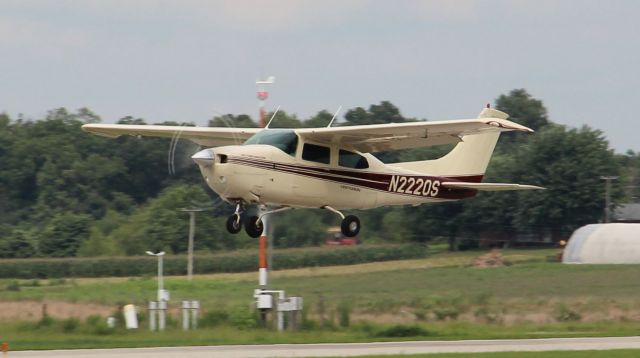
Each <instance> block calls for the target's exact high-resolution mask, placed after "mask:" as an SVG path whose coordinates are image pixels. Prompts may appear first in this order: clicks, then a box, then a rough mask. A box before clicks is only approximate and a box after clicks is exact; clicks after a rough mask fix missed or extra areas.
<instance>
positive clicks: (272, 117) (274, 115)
mask: <svg viewBox="0 0 640 358" xmlns="http://www.w3.org/2000/svg"><path fill="white" fill-rule="evenodd" d="M279 110H280V106H278V108H276V111H275V112H273V116H271V119H270V120H269V122H268V123H267V125H266V126H264V129H267V128H269V124H271V121H272V120H273V119H274V118H276V114H278V111H279Z"/></svg>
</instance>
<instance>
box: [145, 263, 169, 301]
mask: <svg viewBox="0 0 640 358" xmlns="http://www.w3.org/2000/svg"><path fill="white" fill-rule="evenodd" d="M147 255H150V256H155V257H157V258H158V301H159V302H161V301H167V297H166V295H165V294H164V280H163V277H162V258H163V257H164V251H160V252H158V253H157V254H154V253H153V252H151V251H147Z"/></svg>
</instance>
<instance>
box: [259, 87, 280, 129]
mask: <svg viewBox="0 0 640 358" xmlns="http://www.w3.org/2000/svg"><path fill="white" fill-rule="evenodd" d="M275 81H276V78H275V77H273V76H269V77H267V79H265V80H257V81H256V84H257V85H258V108H259V110H260V128H264V126H265V125H266V122H265V118H264V117H265V111H264V103H265V101H266V100H267V98H269V92H268V91H267V85H271V84H273V83H274V82H275Z"/></svg>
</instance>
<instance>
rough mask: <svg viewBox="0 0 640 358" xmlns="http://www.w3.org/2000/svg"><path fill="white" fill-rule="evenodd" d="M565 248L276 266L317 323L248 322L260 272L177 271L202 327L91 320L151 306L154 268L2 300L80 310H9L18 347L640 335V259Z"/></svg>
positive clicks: (15, 290)
mask: <svg viewBox="0 0 640 358" xmlns="http://www.w3.org/2000/svg"><path fill="white" fill-rule="evenodd" d="M557 252H558V250H552V249H546V250H506V251H503V255H504V257H505V258H506V259H507V260H508V261H510V262H511V265H510V266H506V267H499V268H477V267H474V266H473V265H472V263H473V260H474V258H475V257H477V256H478V255H482V254H484V253H483V252H463V253H441V254H437V255H433V256H432V257H429V258H426V259H418V260H405V261H392V262H382V263H369V264H361V265H353V266H334V267H319V268H307V269H296V270H286V271H276V272H273V273H272V275H271V282H270V283H271V287H273V288H278V289H285V290H286V291H287V293H288V294H289V295H297V296H303V297H304V299H305V329H304V330H303V331H300V332H287V333H284V334H278V333H277V332H271V331H265V330H263V329H258V328H253V327H251V326H243V325H242V324H240V325H239V324H237V322H238V321H240V322H241V321H242V319H246V318H247V314H249V315H250V313H247V312H248V311H249V307H250V305H251V302H252V298H251V296H252V293H253V289H254V288H256V283H257V274H253V273H240V274H216V275H202V276H196V277H194V279H193V280H192V281H187V280H186V279H185V277H169V278H167V279H166V282H165V284H166V287H167V288H168V289H169V290H170V291H171V297H172V303H173V305H174V306H176V305H177V302H178V301H179V300H181V299H198V300H200V301H201V303H202V307H203V316H204V317H203V328H202V329H200V330H198V331H196V332H190V333H184V332H182V331H180V330H178V328H177V323H176V322H175V321H171V322H170V327H169V329H168V331H167V332H164V333H153V332H148V331H146V330H139V331H136V332H125V331H124V330H121V329H117V330H113V331H109V330H104V329H103V327H99V326H95V322H94V324H93V325H91V324H89V323H85V319H86V316H88V315H90V314H95V312H92V308H91V307H94V306H90V305H89V304H92V305H97V306H100V307H103V308H104V310H106V312H113V311H116V309H117V307H118V306H119V305H122V304H125V303H134V304H136V305H138V306H140V307H142V308H144V307H145V305H146V301H147V300H149V299H153V298H154V296H155V290H156V281H155V278H153V277H141V278H130V279H127V278H105V279H72V280H40V281H33V280H23V281H15V280H0V305H5V306H7V307H9V305H15V304H20V303H24V304H26V303H27V302H29V303H31V304H32V305H33V304H34V303H35V304H36V307H39V306H38V305H37V303H38V302H46V303H47V305H48V306H49V307H53V306H54V305H55V304H56V302H66V304H69V303H72V307H76V309H74V312H75V314H77V315H78V316H79V317H80V319H79V320H73V319H67V320H66V321H65V320H63V319H65V317H67V316H65V315H62V316H60V317H59V318H60V319H61V320H62V321H56V322H53V323H48V324H42V322H38V320H40V318H41V314H40V313H39V312H35V313H34V314H33V315H32V318H31V322H22V321H16V320H15V319H11V318H10V315H9V314H7V313H6V312H4V313H3V312H0V339H4V340H9V341H11V342H13V346H14V347H15V349H28V348H32V349H44V348H51V347H55V348H62V347H65V348H71V347H73V348H82V347H120V346H154V345H201V344H207V345H208V344H251V343H285V342H288V343H292V342H295V343H311V342H365V341H372V340H397V339H490V338H541V337H575V336H612V335H637V334H638V332H640V307H638V304H637V303H638V297H640V296H639V293H640V286H639V285H638V284H635V279H636V277H637V274H638V273H639V269H640V267H639V266H637V265H562V264H559V263H555V262H549V261H548V260H547V258H548V257H549V256H553V255H555V254H556V253H557ZM321 297H322V298H321ZM320 301H322V305H323V306H324V314H322V315H321V313H320V311H321V310H320V309H319V306H320ZM74 305H75V306H74ZM12 307H13V306H12ZM11 310H13V309H11ZM9 313H11V312H9ZM83 313H84V316H83V315H82V314H83ZM173 314H174V315H175V312H174V313H173ZM221 314H222V315H224V317H223V318H220V317H221ZM102 315H103V316H104V314H102ZM52 316H55V315H54V314H53V313H52ZM321 316H322V318H323V319H321ZM3 317H4V318H3ZM143 318H144V315H143ZM249 318H251V317H249ZM94 319H95V318H94ZM216 320H218V321H216ZM220 320H221V321H220ZM321 320H323V321H324V322H325V326H324V327H320V321H321ZM143 325H144V322H143ZM398 327H399V328H398ZM394 329H395V331H394ZM385 332H386V333H385ZM389 332H391V333H389ZM398 332H400V333H398Z"/></svg>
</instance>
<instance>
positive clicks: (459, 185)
mask: <svg viewBox="0 0 640 358" xmlns="http://www.w3.org/2000/svg"><path fill="white" fill-rule="evenodd" d="M442 186H443V187H445V188H455V189H474V190H483V191H501V190H532V189H534V190H536V189H544V188H543V187H540V186H535V185H523V184H508V183H469V182H460V181H451V182H444V183H442Z"/></svg>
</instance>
